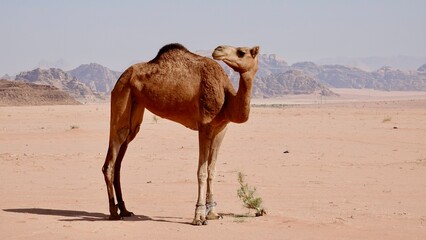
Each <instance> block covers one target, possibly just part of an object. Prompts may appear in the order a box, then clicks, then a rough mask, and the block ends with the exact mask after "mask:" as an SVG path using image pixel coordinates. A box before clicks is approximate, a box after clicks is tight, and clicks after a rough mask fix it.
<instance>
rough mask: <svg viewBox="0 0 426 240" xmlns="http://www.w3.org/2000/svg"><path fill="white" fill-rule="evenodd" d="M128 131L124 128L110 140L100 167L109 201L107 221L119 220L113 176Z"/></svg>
mask: <svg viewBox="0 0 426 240" xmlns="http://www.w3.org/2000/svg"><path fill="white" fill-rule="evenodd" d="M128 134H129V130H128V129H126V128H124V129H121V130H120V131H118V133H117V134H116V136H115V137H114V138H113V139H111V140H110V144H109V148H108V153H107V156H106V159H105V163H104V166H103V167H102V172H103V173H104V177H105V183H106V186H107V192H108V200H109V212H110V216H109V219H111V220H117V219H121V217H120V215H118V207H117V206H116V205H115V199H114V177H115V176H114V175H115V169H116V161H117V157H118V155H119V150H120V148H121V146H122V144H123V143H124V141H125V140H126V138H127V135H128Z"/></svg>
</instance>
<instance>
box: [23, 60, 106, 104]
mask: <svg viewBox="0 0 426 240" xmlns="http://www.w3.org/2000/svg"><path fill="white" fill-rule="evenodd" d="M15 80H16V81H22V82H28V83H34V84H38V85H49V86H53V87H56V88H58V89H59V90H62V91H65V92H67V93H68V94H70V95H71V96H72V97H73V98H75V99H77V100H78V101H81V102H86V101H96V100H100V99H101V96H100V95H99V94H97V93H94V92H93V91H92V90H91V89H90V88H89V87H88V86H86V85H85V84H84V83H82V82H80V81H78V79H77V78H75V77H73V76H71V75H70V74H69V73H66V72H64V71H63V70H61V69H58V68H50V69H40V68H37V69H34V70H32V71H28V72H21V73H20V74H18V75H16V77H15Z"/></svg>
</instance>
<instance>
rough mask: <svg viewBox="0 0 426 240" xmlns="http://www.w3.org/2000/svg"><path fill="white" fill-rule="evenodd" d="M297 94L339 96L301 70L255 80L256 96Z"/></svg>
mask: <svg viewBox="0 0 426 240" xmlns="http://www.w3.org/2000/svg"><path fill="white" fill-rule="evenodd" d="M295 94H318V95H321V96H337V94H335V93H333V92H332V91H331V90H330V89H328V88H327V87H325V86H324V85H323V84H321V83H319V82H317V81H316V80H315V79H314V78H313V77H311V76H309V75H308V74H305V73H304V72H302V71H299V70H289V71H286V72H284V73H274V74H269V75H267V76H260V77H258V78H257V79H256V80H255V81H254V86H253V96H254V97H263V98H271V97H280V96H283V95H295Z"/></svg>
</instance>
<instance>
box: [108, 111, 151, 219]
mask: <svg viewBox="0 0 426 240" xmlns="http://www.w3.org/2000/svg"><path fill="white" fill-rule="evenodd" d="M143 113H144V108H143V107H139V106H138V105H137V104H136V103H133V104H132V114H131V122H130V134H129V136H128V137H127V140H126V141H125V142H124V143H123V144H122V145H121V148H120V151H119V153H118V156H117V161H116V164H115V171H114V189H115V196H116V197H117V206H118V208H119V209H120V216H121V217H130V216H133V215H134V214H133V213H132V212H130V211H128V210H127V209H126V205H125V204H124V201H123V194H122V192H121V182H120V170H121V162H122V161H123V157H124V154H125V153H126V150H127V146H128V144H129V143H130V142H131V141H132V140H133V139H134V138H135V137H136V134H137V133H138V132H139V128H140V125H141V123H142V119H143Z"/></svg>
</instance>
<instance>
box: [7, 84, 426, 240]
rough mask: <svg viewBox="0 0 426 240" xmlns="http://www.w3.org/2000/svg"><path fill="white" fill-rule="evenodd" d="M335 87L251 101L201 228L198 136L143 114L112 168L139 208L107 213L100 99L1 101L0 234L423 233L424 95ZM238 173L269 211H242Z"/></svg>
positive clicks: (104, 111) (226, 147)
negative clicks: (124, 214)
mask: <svg viewBox="0 0 426 240" xmlns="http://www.w3.org/2000/svg"><path fill="white" fill-rule="evenodd" d="M338 93H339V94H341V96H340V97H339V98H327V99H323V98H319V97H317V96H292V97H288V98H282V99H273V100H271V99H268V100H254V101H253V103H255V104H257V105H258V106H262V107H253V108H252V110H251V115H250V119H249V121H248V122H247V123H244V124H241V125H238V124H230V125H229V128H228V132H227V135H226V137H225V139H224V142H223V145H222V148H221V151H220V154H219V160H218V165H217V172H218V174H217V175H218V176H217V179H216V189H217V190H216V192H217V194H216V201H217V203H218V206H217V210H218V212H220V213H222V214H224V218H223V219H221V220H217V221H209V224H208V225H207V226H202V227H196V226H192V225H190V223H191V221H192V218H193V212H194V207H195V201H196V195H197V179H196V169H197V158H198V141H197V133H196V132H194V131H191V130H189V129H186V128H185V127H183V126H181V125H179V124H177V123H173V122H170V121H168V120H165V119H158V120H157V119H155V118H154V117H153V115H152V114H150V113H149V112H147V113H146V114H145V117H144V122H143V124H142V127H141V131H140V133H139V135H138V136H137V137H136V139H135V140H134V141H133V142H132V143H131V144H130V146H129V149H128V151H127V154H126V156H125V158H124V162H123V167H122V186H123V194H124V199H125V202H126V205H127V207H128V209H129V210H131V211H133V212H134V213H135V214H136V216H134V217H130V218H126V219H125V220H122V221H108V220H106V217H107V214H108V202H107V193H106V189H105V182H104V179H103V175H102V172H101V167H102V165H103V162H104V159H105V153H106V150H107V142H108V128H109V104H107V103H105V104H96V105H90V104H89V105H79V106H33V107H0V163H1V168H0V239H426V204H425V202H426V94H425V93H402V92H398V93H394V92H376V91H356V90H338ZM271 103H274V104H279V105H274V106H275V107H271V106H269V107H268V106H267V105H268V104H271ZM264 104H266V105H264ZM238 172H243V173H244V174H246V180H247V183H248V184H249V185H250V186H253V187H256V188H257V192H256V193H257V195H258V196H259V197H261V198H262V199H263V201H264V206H265V208H266V210H267V212H268V215H266V216H262V217H240V215H246V214H247V213H248V211H247V210H246V209H245V208H244V207H243V206H242V203H241V201H240V200H239V199H238V197H237V189H238V187H239V185H238V182H237V175H238ZM251 214H253V212H251Z"/></svg>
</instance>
